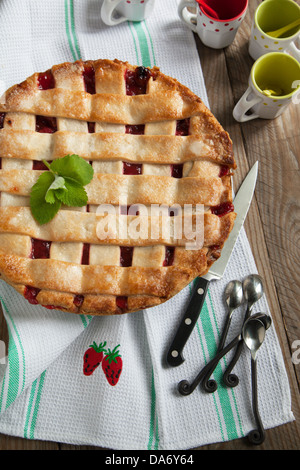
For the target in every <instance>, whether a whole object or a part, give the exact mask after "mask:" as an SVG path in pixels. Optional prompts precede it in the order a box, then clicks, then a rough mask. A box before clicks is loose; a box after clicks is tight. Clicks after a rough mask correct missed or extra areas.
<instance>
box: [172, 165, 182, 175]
mask: <svg viewBox="0 0 300 470" xmlns="http://www.w3.org/2000/svg"><path fill="white" fill-rule="evenodd" d="M182 170H183V164H182V163H180V164H179V165H171V175H172V176H173V178H182Z"/></svg>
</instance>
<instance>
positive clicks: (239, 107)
mask: <svg viewBox="0 0 300 470" xmlns="http://www.w3.org/2000/svg"><path fill="white" fill-rule="evenodd" d="M251 92H252V90H251V88H250V87H249V88H248V89H247V90H246V91H245V93H244V94H243V96H242V97H241V99H240V100H239V101H238V102H237V104H236V105H235V107H234V109H233V113H232V114H233V117H234V119H235V120H236V121H239V122H246V121H250V120H251V119H256V118H259V115H258V114H255V113H252V114H249V115H247V114H246V112H247V111H249V109H250V108H252V106H254V105H255V104H257V103H260V102H261V101H262V98H260V97H258V96H255V97H254V98H252V99H250V100H249V99H248V97H249V95H250V94H251Z"/></svg>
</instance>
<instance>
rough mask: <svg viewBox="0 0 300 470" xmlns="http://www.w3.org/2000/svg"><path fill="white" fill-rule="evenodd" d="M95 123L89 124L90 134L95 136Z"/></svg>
mask: <svg viewBox="0 0 300 470" xmlns="http://www.w3.org/2000/svg"><path fill="white" fill-rule="evenodd" d="M95 124H96V123H95V122H88V131H89V133H90V134H94V132H95Z"/></svg>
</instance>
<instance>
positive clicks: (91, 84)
mask: <svg viewBox="0 0 300 470" xmlns="http://www.w3.org/2000/svg"><path fill="white" fill-rule="evenodd" d="M82 76H83V81H84V87H85V91H86V92H87V93H90V94H91V95H94V94H95V93H96V82H95V69H94V67H93V66H92V65H90V64H86V65H85V66H84V70H83V72H82Z"/></svg>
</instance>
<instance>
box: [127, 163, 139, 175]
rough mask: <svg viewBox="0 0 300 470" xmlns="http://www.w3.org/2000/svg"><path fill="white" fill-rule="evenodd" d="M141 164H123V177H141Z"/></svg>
mask: <svg viewBox="0 0 300 470" xmlns="http://www.w3.org/2000/svg"><path fill="white" fill-rule="evenodd" d="M141 174H142V164H139V163H127V162H123V175H141Z"/></svg>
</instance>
